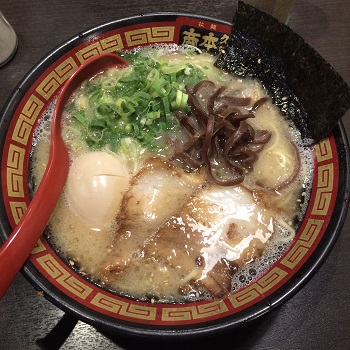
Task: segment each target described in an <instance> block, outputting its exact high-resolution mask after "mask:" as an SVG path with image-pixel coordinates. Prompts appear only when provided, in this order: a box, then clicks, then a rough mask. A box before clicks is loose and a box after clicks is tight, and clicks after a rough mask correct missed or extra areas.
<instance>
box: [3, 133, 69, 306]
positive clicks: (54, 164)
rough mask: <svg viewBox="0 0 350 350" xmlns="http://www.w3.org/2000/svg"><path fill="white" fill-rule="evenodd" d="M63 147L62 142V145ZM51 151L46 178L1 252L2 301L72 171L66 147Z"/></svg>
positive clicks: (42, 229)
mask: <svg viewBox="0 0 350 350" xmlns="http://www.w3.org/2000/svg"><path fill="white" fill-rule="evenodd" d="M62 143H63V141H62ZM55 147H60V148H61V149H60V151H57V149H56V150H55V151H50V152H51V153H52V155H51V156H50V159H49V163H48V165H47V168H46V171H45V175H44V176H43V180H42V181H41V183H40V185H39V187H38V189H37V191H36V192H35V195H34V197H33V199H32V201H31V202H30V204H29V205H28V208H27V210H26V211H25V213H24V214H23V216H22V218H21V220H20V221H19V223H18V225H17V226H16V227H15V229H14V230H13V232H12V233H11V235H10V236H9V238H8V239H7V240H6V242H5V243H4V244H3V245H2V246H1V248H0V300H1V299H2V297H3V296H4V294H5V293H6V291H7V289H8V287H9V286H10V284H11V283H12V281H13V280H14V278H15V277H16V275H17V273H18V272H19V271H20V269H21V268H22V266H23V264H24V263H25V262H26V260H27V258H28V257H29V256H30V253H31V251H32V249H33V247H34V246H35V244H36V242H37V241H38V239H39V238H40V236H41V234H42V233H43V231H44V229H45V227H46V225H47V223H48V221H49V219H50V216H51V214H52V213H53V211H54V209H55V207H56V204H57V201H58V199H59V197H60V194H61V191H62V188H63V186H64V184H65V181H66V178H67V175H68V169H69V154H68V151H67V149H66V147H65V146H64V144H62V145H58V144H57V140H56V143H55Z"/></svg>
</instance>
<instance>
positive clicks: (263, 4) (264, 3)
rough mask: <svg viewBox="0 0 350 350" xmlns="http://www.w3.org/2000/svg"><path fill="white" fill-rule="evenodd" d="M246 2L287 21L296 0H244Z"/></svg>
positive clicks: (283, 21) (282, 20)
mask: <svg viewBox="0 0 350 350" xmlns="http://www.w3.org/2000/svg"><path fill="white" fill-rule="evenodd" d="M244 2H245V3H247V4H250V5H253V6H254V7H256V8H258V9H259V10H261V11H264V12H266V13H268V14H270V15H272V16H273V17H275V18H277V19H278V20H279V21H280V22H282V23H287V22H288V20H289V14H290V12H291V8H292V6H293V2H294V0H244Z"/></svg>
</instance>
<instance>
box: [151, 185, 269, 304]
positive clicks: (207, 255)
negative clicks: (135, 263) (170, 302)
mask: <svg viewBox="0 0 350 350" xmlns="http://www.w3.org/2000/svg"><path fill="white" fill-rule="evenodd" d="M273 232H274V224H273V214H272V212H270V211H269V210H268V209H267V208H266V207H265V205H264V204H263V201H257V200H256V198H255V197H254V196H253V194H252V192H251V191H250V190H248V189H247V188H245V187H244V186H233V187H222V186H218V185H210V186H208V187H206V188H204V189H203V190H201V191H199V192H198V193H196V194H193V195H191V196H190V198H189V199H188V200H187V201H186V203H185V204H184V205H183V207H182V208H181V210H180V211H179V212H178V213H177V214H175V215H172V216H171V218H170V219H169V220H168V221H167V222H166V223H165V224H164V225H163V226H162V227H161V228H160V229H159V230H158V232H157V234H156V235H155V236H154V237H153V239H152V240H151V241H149V242H148V243H147V244H146V245H145V248H144V256H145V258H151V259H156V260H157V261H160V262H162V263H166V264H170V265H171V266H172V267H173V268H178V269H182V270H183V276H184V278H183V281H181V283H182V284H183V286H184V289H187V287H186V285H187V286H189V285H191V284H193V283H194V284H196V285H199V286H201V287H203V288H204V289H205V290H207V291H208V292H209V293H210V294H211V295H212V296H213V297H223V296H225V295H227V294H228V293H229V292H230V290H231V281H232V275H233V273H234V271H235V269H236V268H237V267H238V266H242V265H245V264H246V263H248V262H250V261H252V260H254V259H255V258H256V257H259V256H260V255H261V253H262V251H263V250H264V248H265V246H266V244H267V243H268V240H269V239H270V237H271V236H272V234H273Z"/></svg>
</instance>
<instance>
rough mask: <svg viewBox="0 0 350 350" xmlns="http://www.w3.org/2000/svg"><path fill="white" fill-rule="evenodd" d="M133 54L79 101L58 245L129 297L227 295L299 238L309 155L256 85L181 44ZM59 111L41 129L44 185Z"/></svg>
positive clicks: (36, 152) (67, 127)
mask: <svg viewBox="0 0 350 350" xmlns="http://www.w3.org/2000/svg"><path fill="white" fill-rule="evenodd" d="M125 58H126V59H127V60H129V62H130V67H128V68H125V69H116V68H113V69H110V70H108V71H107V72H103V73H101V74H98V75H97V76H96V77H93V78H92V79H91V80H90V81H88V82H86V83H85V84H84V85H83V86H82V88H81V89H79V90H78V91H76V93H75V94H74V96H72V102H71V103H70V104H69V106H68V108H67V115H66V117H65V122H64V132H63V134H64V135H65V138H66V143H67V145H68V147H69V149H70V154H71V159H72V165H71V169H70V174H69V177H68V180H67V184H66V187H65V190H64V191H63V193H62V196H61V198H60V201H59V203H58V205H57V207H56V210H55V212H54V214H53V215H52V217H51V220H50V223H49V228H50V241H52V242H53V243H54V245H55V247H56V248H57V249H58V250H59V251H60V252H61V253H62V254H63V255H64V256H65V257H66V258H67V259H68V261H69V264H70V265H71V266H73V267H75V268H77V269H78V270H79V271H80V273H82V274H83V275H87V276H88V277H89V278H90V279H92V280H94V281H95V282H96V283H98V284H100V285H102V286H105V287H106V288H108V289H110V290H112V291H116V292H117V293H120V294H122V295H127V296H130V297H133V298H137V299H142V300H152V301H155V300H157V301H159V302H162V301H177V302H181V301H187V300H198V299H202V298H208V297H209V298H212V297H214V298H221V297H224V296H225V295H227V294H228V293H230V292H231V291H232V290H235V289H238V288H240V287H241V286H243V285H244V284H245V283H246V282H247V281H250V280H252V279H253V278H256V277H258V276H259V275H260V274H262V273H263V272H264V269H266V268H267V267H266V264H264V266H265V267H264V268H263V267H262V265H261V264H260V263H259V262H260V261H261V260H262V259H264V260H266V259H267V260H268V261H270V262H271V263H273V262H274V261H275V260H276V259H277V258H278V257H279V256H281V254H283V252H284V251H285V250H286V249H287V247H288V245H289V243H290V242H291V241H292V240H293V237H294V234H295V230H296V229H297V227H296V221H298V220H296V218H297V219H299V221H300V220H301V219H302V215H303V211H304V210H305V207H306V203H307V199H308V188H307V184H310V182H311V173H312V154H311V151H310V150H309V149H307V148H305V147H303V144H302V140H301V139H300V136H299V133H298V131H297V130H295V128H294V127H293V126H292V125H291V124H290V122H289V121H287V120H286V119H285V118H284V117H283V116H282V115H281V114H280V111H279V110H278V108H277V107H276V106H274V105H273V104H272V102H271V101H270V98H269V97H268V96H267V95H266V93H265V91H264V90H263V88H262V87H261V86H260V85H259V83H258V82H257V81H252V80H242V79H237V78H235V77H232V76H230V75H228V74H225V73H223V72H222V71H220V70H218V69H217V68H215V67H214V66H213V64H214V61H215V57H212V56H210V55H209V54H197V53H194V52H192V51H191V50H188V49H184V48H181V47H177V46H173V45H172V46H160V47H158V48H157V49H146V50H140V51H137V52H136V53H128V54H126V57H125ZM137 74H139V75H137ZM142 77H143V78H142ZM47 116H50V109H48V111H47ZM49 119H50V118H42V121H41V123H40V125H39V126H38V130H37V133H36V137H35V145H34V146H35V147H33V157H32V164H33V168H32V175H33V177H34V178H35V181H36V183H38V182H39V181H40V178H41V177H42V174H43V172H44V170H45V164H46V161H47V159H48V151H49V132H48V130H49V127H48V125H49V124H50V120H49ZM246 266H253V268H252V269H253V270H254V271H255V273H254V274H251V275H249V274H247V273H246V272H244V271H248V270H247V268H246ZM252 269H249V271H252ZM242 273H243V275H242ZM241 275H242V276H243V277H242V278H240V279H239V280H237V276H241ZM252 275H253V276H252ZM239 281H241V282H242V281H243V282H242V284H240V282H239Z"/></svg>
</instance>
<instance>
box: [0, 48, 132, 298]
mask: <svg viewBox="0 0 350 350" xmlns="http://www.w3.org/2000/svg"><path fill="white" fill-rule="evenodd" d="M127 65H128V64H127V62H126V61H124V59H123V58H121V57H120V56H118V55H117V54H114V53H108V54H103V55H100V56H96V57H93V58H91V59H89V60H88V61H86V62H85V63H84V64H82V65H81V66H80V67H79V68H78V69H77V70H76V71H75V72H74V73H73V74H72V76H71V77H70V78H69V79H68V80H67V81H66V83H65V84H64V86H63V88H62V90H61V91H60V94H59V96H58V99H57V102H56V106H55V110H54V113H53V116H52V126H51V142H50V156H49V160H48V164H47V167H46V171H45V173H44V176H43V178H42V180H41V182H40V185H39V187H38V189H37V191H36V192H35V194H34V197H33V199H32V200H31V202H30V204H29V205H28V208H27V210H26V211H25V213H24V214H23V217H22V218H21V220H20V221H19V223H18V225H17V226H16V227H15V228H14V230H13V232H12V233H11V235H10V236H9V237H8V239H7V240H6V241H5V243H4V244H3V245H2V247H1V248H0V299H1V298H2V297H3V296H4V294H5V293H6V291H7V289H8V287H9V286H10V284H11V283H12V281H13V280H14V278H15V277H16V275H17V273H18V272H19V271H20V269H21V268H22V266H23V264H24V263H25V262H26V260H27V258H28V257H29V256H30V253H31V251H32V249H33V247H34V246H35V243H36V242H37V241H38V239H39V238H40V236H41V234H42V233H43V231H44V229H45V227H46V225H47V223H48V221H49V219H50V216H51V214H52V213H53V211H54V209H55V207H56V204H57V201H58V199H59V197H60V194H61V192H62V189H63V187H64V185H65V182H66V179H67V176H68V170H69V153H68V149H67V147H66V145H65V143H64V141H63V139H62V114H63V111H64V108H65V105H66V104H67V102H68V100H69V98H70V96H71V95H72V93H73V92H74V90H76V89H77V88H78V87H79V86H80V85H81V84H82V83H83V82H84V81H85V80H87V79H89V78H91V77H93V76H94V75H96V74H97V73H100V72H103V71H104V70H106V69H107V68H110V67H115V66H119V67H126V66H127Z"/></svg>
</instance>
